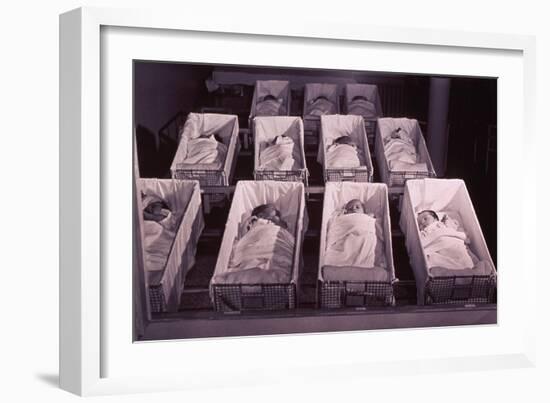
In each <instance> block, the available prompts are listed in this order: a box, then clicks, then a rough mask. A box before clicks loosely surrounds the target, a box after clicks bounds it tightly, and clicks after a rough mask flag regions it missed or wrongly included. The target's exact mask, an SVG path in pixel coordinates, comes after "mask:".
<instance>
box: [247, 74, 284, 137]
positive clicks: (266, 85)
mask: <svg viewBox="0 0 550 403" xmlns="http://www.w3.org/2000/svg"><path fill="white" fill-rule="evenodd" d="M269 95H271V96H273V97H274V98H275V99H276V100H280V101H281V108H280V109H279V110H278V111H277V113H276V114H273V115H262V114H260V113H261V111H258V110H257V107H258V104H259V103H260V102H262V101H263V100H264V99H265V97H266V96H269ZM289 114H290V84H289V82H288V81H282V80H258V81H256V84H255V86H254V94H253V95H252V106H251V107H250V117H249V126H248V127H249V128H251V127H252V126H251V125H250V123H252V119H254V118H255V117H256V116H288V115H289Z"/></svg>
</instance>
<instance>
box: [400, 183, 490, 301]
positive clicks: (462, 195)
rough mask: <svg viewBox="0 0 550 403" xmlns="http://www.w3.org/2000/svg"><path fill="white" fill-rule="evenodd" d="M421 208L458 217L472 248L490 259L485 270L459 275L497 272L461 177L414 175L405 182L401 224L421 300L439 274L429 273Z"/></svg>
mask: <svg viewBox="0 0 550 403" xmlns="http://www.w3.org/2000/svg"><path fill="white" fill-rule="evenodd" d="M422 210H433V211H435V212H436V213H440V212H445V213H447V214H450V215H452V216H454V217H459V219H460V224H461V226H462V228H463V229H464V232H465V233H466V234H467V235H468V237H469V239H470V243H469V248H470V250H471V251H472V252H473V253H474V254H475V255H476V257H477V258H478V259H480V260H483V261H486V262H487V263H488V265H487V267H486V268H484V270H482V271H479V270H476V269H464V270H456V273H455V275H456V276H496V269H495V266H494V263H493V260H492V258H491V255H490V253H489V250H488V249H487V244H486V242H485V238H484V237H483V233H482V231H481V227H480V225H479V221H478V219H477V216H476V213H475V211H474V206H473V204H472V201H471V200H470V196H469V194H468V190H467V189H466V184H465V183H464V181H463V180H461V179H432V178H427V179H411V180H409V181H407V183H406V184H405V193H404V196H403V203H402V207H401V217H400V221H399V225H400V227H401V230H402V231H403V233H404V234H405V244H406V247H407V252H408V254H409V260H410V263H411V267H412V269H413V272H414V276H415V279H416V287H417V301H418V303H419V304H423V303H424V302H425V297H426V286H427V283H428V281H429V280H430V279H433V278H435V277H437V276H433V275H432V274H431V273H430V270H429V269H428V261H427V257H426V255H425V253H424V250H423V248H422V246H421V243H420V230H419V227H418V222H417V214H418V213H419V212H421V211H422ZM487 268H488V271H487V270H486V269H487ZM438 278H439V277H438Z"/></svg>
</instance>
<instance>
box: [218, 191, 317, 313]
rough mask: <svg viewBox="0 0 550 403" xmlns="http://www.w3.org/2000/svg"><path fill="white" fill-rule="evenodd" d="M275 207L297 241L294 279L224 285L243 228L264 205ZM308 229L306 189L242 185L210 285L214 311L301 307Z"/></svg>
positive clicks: (228, 222)
mask: <svg viewBox="0 0 550 403" xmlns="http://www.w3.org/2000/svg"><path fill="white" fill-rule="evenodd" d="M265 203H273V204H275V206H276V207H277V208H278V209H279V211H280V212H281V213H282V218H283V219H284V220H285V221H286V222H287V223H288V226H289V228H288V229H289V231H290V233H291V234H293V235H294V237H295V240H296V241H295V244H294V257H293V266H292V275H291V279H290V281H289V282H288V283H282V284H281V283H277V284H275V283H270V284H242V283H241V284H234V283H231V284H229V283H227V282H224V281H220V275H222V274H224V273H226V272H227V271H228V265H229V260H230V257H231V253H232V249H233V246H234V242H235V241H236V239H237V235H238V231H239V225H241V223H242V222H243V221H244V220H245V219H247V218H248V217H250V214H251V212H252V209H253V208H254V207H256V206H258V205H260V204H265ZM306 227H307V215H306V211H305V194H304V185H303V184H302V183H300V182H275V181H261V182H254V181H239V182H238V183H237V186H236V188H235V194H234V196H233V201H232V203H231V208H230V210H229V216H228V218H227V223H226V225H225V231H224V234H223V239H222V244H221V247H220V251H219V253H218V260H217V262H216V268H215V270H214V275H213V277H212V280H211V281H210V293H211V294H210V295H211V298H212V302H213V305H214V310H215V311H218V312H231V311H233V312H235V311H247V310H278V309H293V308H295V307H296V304H297V290H298V279H299V274H300V266H301V253H302V252H301V250H302V242H303V237H304V233H305V231H306Z"/></svg>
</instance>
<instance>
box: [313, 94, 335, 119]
mask: <svg viewBox="0 0 550 403" xmlns="http://www.w3.org/2000/svg"><path fill="white" fill-rule="evenodd" d="M335 112H336V110H335V105H334V103H333V102H331V101H330V100H329V99H328V98H327V97H326V96H324V95H320V96H318V97H317V98H315V99H314V100H312V101H310V106H309V111H308V113H307V114H308V115H313V116H321V115H330V114H331V113H335Z"/></svg>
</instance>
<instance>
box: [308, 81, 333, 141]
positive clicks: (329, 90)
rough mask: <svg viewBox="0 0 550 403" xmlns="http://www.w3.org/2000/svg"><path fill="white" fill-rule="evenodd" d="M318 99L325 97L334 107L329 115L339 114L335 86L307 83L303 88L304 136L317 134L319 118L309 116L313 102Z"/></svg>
mask: <svg viewBox="0 0 550 403" xmlns="http://www.w3.org/2000/svg"><path fill="white" fill-rule="evenodd" d="M319 97H325V98H326V99H327V100H328V101H330V102H331V103H332V104H333V105H334V107H333V110H332V111H331V113H330V114H331V115H333V114H338V113H340V98H339V94H338V85H337V84H320V83H308V84H306V85H305V87H304V108H303V117H304V131H305V134H306V135H312V136H316V135H317V134H318V133H319V125H320V119H319V116H316V115H311V114H310V112H311V109H312V107H313V106H314V102H315V100H316V99H318V98H319Z"/></svg>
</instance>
